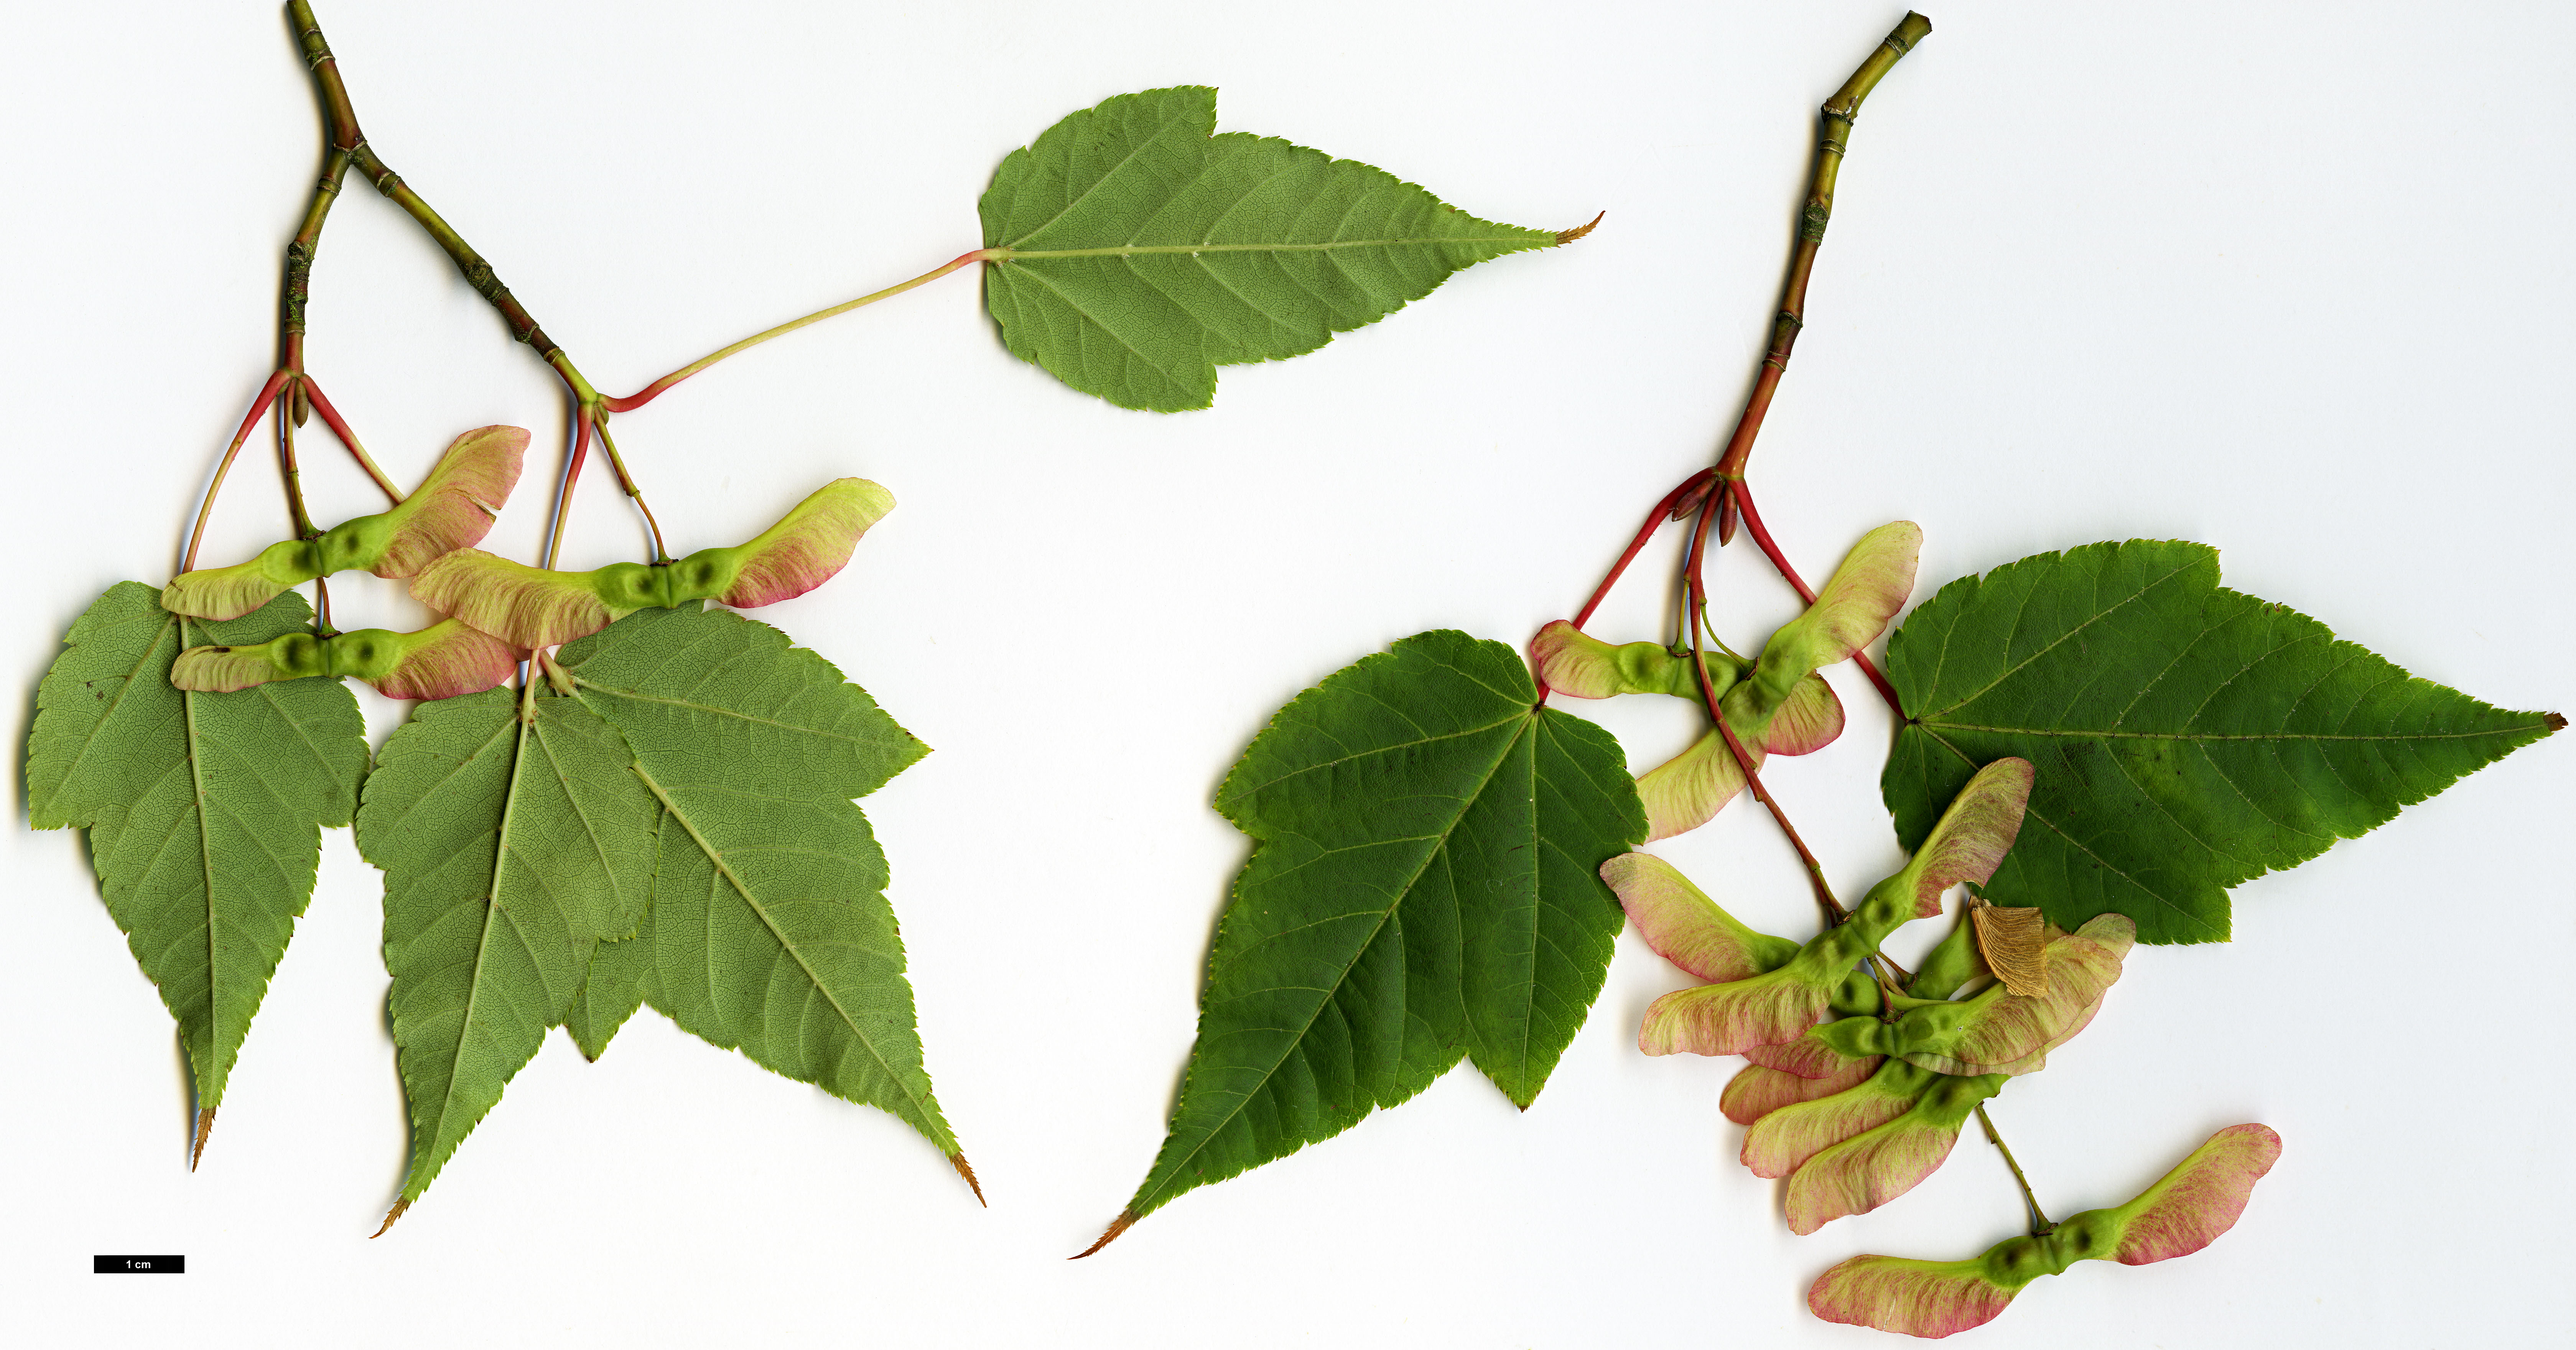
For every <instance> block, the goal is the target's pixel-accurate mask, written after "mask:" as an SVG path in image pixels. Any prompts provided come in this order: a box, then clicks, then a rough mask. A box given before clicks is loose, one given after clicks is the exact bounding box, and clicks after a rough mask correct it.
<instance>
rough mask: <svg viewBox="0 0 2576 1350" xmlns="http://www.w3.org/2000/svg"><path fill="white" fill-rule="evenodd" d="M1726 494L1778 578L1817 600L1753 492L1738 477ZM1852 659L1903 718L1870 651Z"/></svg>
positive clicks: (1893, 689) (1803, 596)
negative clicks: (1755, 502) (1773, 538)
mask: <svg viewBox="0 0 2576 1350" xmlns="http://www.w3.org/2000/svg"><path fill="white" fill-rule="evenodd" d="M1726 493H1727V499H1728V500H1729V501H1730V502H1732V503H1733V504H1734V505H1736V506H1739V507H1741V508H1743V511H1744V528H1745V531H1746V532H1747V533H1749V534H1751V535H1752V536H1753V542H1754V544H1755V545H1756V546H1757V547H1759V548H1760V549H1761V550H1762V556H1764V557H1766V558H1769V559H1770V560H1771V565H1772V566H1773V567H1776V568H1778V569H1780V575H1781V577H1782V578H1783V579H1785V580H1786V581H1787V582H1788V583H1789V585H1790V587H1791V588H1792V589H1794V590H1796V591H1797V592H1798V598H1799V599H1801V600H1804V601H1806V602H1807V603H1808V604H1810V605H1812V604H1814V603H1816V593H1815V591H1813V590H1812V589H1810V588H1809V587H1808V585H1807V583H1806V581H1805V579H1804V578H1801V577H1800V576H1799V575H1798V569H1797V568H1794V567H1791V566H1790V565H1789V555H1787V554H1785V553H1782V552H1781V551H1780V546H1779V545H1778V544H1776V543H1773V542H1772V541H1771V532H1770V531H1769V530H1766V529H1764V528H1763V527H1762V513H1761V512H1759V511H1756V510H1754V509H1753V492H1752V490H1751V489H1750V488H1749V487H1747V486H1746V484H1745V482H1744V480H1743V479H1741V478H1739V479H1736V480H1735V481H1733V482H1731V483H1728V484H1727V485H1726ZM1852 660H1854V661H1856V662H1858V663H1859V664H1860V669H1861V673H1862V674H1864V675H1867V676H1868V677H1869V682H1870V683H1871V684H1874V685H1876V686H1878V696H1879V697H1880V698H1883V699H1885V700H1887V708H1888V711H1890V712H1892V713H1895V714H1896V716H1897V720H1899V721H1903V720H1904V718H1905V705H1903V704H1902V703H1899V702H1898V701H1897V698H1896V686H1895V685H1892V684H1889V683H1888V682H1887V677H1886V676H1884V675H1881V674H1879V673H1878V666H1877V664H1876V663H1875V662H1873V661H1871V660H1870V659H1869V653H1867V652H1853V653H1852Z"/></svg>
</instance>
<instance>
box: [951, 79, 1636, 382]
mask: <svg viewBox="0 0 2576 1350" xmlns="http://www.w3.org/2000/svg"><path fill="white" fill-rule="evenodd" d="M1215 130H1216V91H1215V90H1214V89H1209V88H1205V87H1202V86H1197V85H1185V86H1180V87H1177V88H1171V89H1150V90H1146V91H1144V92H1142V93H1135V94H1121V95H1119V96H1117V97H1115V98H1111V99H1108V100H1105V101H1104V102H1102V103H1101V104H1099V105H1098V106H1096V107H1093V108H1089V109H1086V110H1084V111H1082V112H1078V113H1075V114H1073V115H1071V116H1069V117H1067V118H1065V119H1064V120H1063V121H1061V122H1058V123H1056V124H1055V125H1054V126H1052V127H1049V128H1048V129H1047V130H1046V131H1045V132H1044V133H1043V134H1042V135H1040V136H1039V137H1038V138H1037V139H1036V140H1035V141H1033V142H1031V143H1030V144H1029V145H1028V146H1027V147H1026V148H1024V149H1019V150H1014V151H1012V152H1011V153H1010V155H1009V157H1008V158H1006V159H1004V160H1003V161H1002V165H1001V168H1000V169H999V170H997V171H996V172H995V173H994V175H993V183H992V186H991V187H990V188H988V189H986V191H985V193H984V196H983V198H982V200H981V201H980V202H979V203H978V204H977V210H978V212H979V213H980V214H981V215H982V217H983V223H984V244H985V249H986V256H987V257H988V258H989V259H991V261H990V263H989V265H988V266H987V267H986V268H985V278H984V288H985V304H986V305H987V307H988V308H989V309H990V310H991V311H992V315H993V318H994V320H995V322H997V323H999V324H1000V325H1001V327H1002V340H1003V342H1004V343H1006V344H1007V345H1008V346H1009V347H1010V349H1011V352H1012V354H1013V355H1016V356H1018V357H1020V358H1021V359H1022V360H1026V361H1032V362H1035V363H1036V364H1038V365H1040V366H1043V367H1045V368H1046V370H1047V371H1048V372H1049V373H1050V374H1053V375H1054V376H1055V377H1056V378H1057V379H1060V380H1062V381H1064V382H1065V383H1066V384H1069V385H1071V386H1073V387H1074V388H1076V389H1079V390H1081V391H1083V392H1084V393H1087V394H1095V395H1098V396H1099V397H1101V398H1104V399H1107V400H1109V401H1110V402H1111V403H1114V404H1117V405H1118V406H1120V407H1122V408H1145V409H1151V410H1154V411H1157V412H1177V411H1180V410H1182V409H1186V408H1204V407H1206V406H1208V404H1209V403H1210V402H1211V401H1212V400H1213V399H1214V398H1215V395H1216V368H1217V367H1218V366H1225V365H1236V364H1240V363H1242V362H1247V361H1271V360H1278V359H1281V358H1284V357H1290V356H1296V355H1300V354H1302V353H1305V352H1310V351H1313V350H1314V349H1316V348H1317V347H1321V346H1323V345H1324V344H1325V343H1326V342H1328V341H1330V340H1331V339H1332V336H1333V334H1335V333H1339V332H1346V331H1348V330H1350V329H1353V328H1358V327H1360V326H1362V325H1364V324H1368V323H1374V322H1375V321H1377V320H1378V319H1379V318H1381V317H1383V316H1384V315H1386V314H1388V313H1390V312H1392V311H1394V310H1396V309H1398V308H1400V307H1402V306H1403V305H1404V304H1405V303H1407V302H1408V301H1412V300H1417V299H1420V298H1421V297H1422V296H1424V295H1427V294H1429V293H1430V292H1431V289H1432V288H1433V287H1435V286H1438V285H1439V284H1440V283H1441V282H1442V281H1443V280H1445V279H1447V278H1448V276H1449V275H1450V274H1451V273H1453V272H1456V271H1458V270H1460V269H1461V268H1465V267H1469V266H1473V265H1474V264H1476V263H1479V262H1483V261H1484V260H1485V259H1487V258H1492V257H1498V256H1500V255H1502V254H1505V253H1515V252H1519V251H1521V250H1523V249H1533V248H1548V247H1551V246H1553V245H1556V244H1559V243H1563V242H1565V241H1566V240H1568V239H1570V238H1572V237H1574V236H1575V235H1577V234H1580V233H1581V231H1579V230H1567V231H1555V230H1529V229H1522V228H1520V227H1518V226H1514V225H1497V224H1494V223H1492V222H1490V221H1484V220H1478V219H1477V218H1475V217H1474V216H1471V215H1468V214H1466V213H1465V212H1463V211H1460V210H1458V209H1457V208H1455V207H1452V206H1448V205H1446V204H1444V203H1442V202H1441V201H1440V200H1439V199H1438V198H1436V197H1434V196H1432V195H1431V194H1430V193H1428V192H1425V191H1423V190H1422V189H1421V188H1418V187H1415V186H1414V185H1412V184H1411V183H1406V182H1402V181H1400V180H1398V179H1397V178H1395V177H1394V176H1393V175H1391V174H1387V173H1385V172H1382V171H1380V170H1377V169H1373V168H1370V167H1369V166H1367V165H1365V164H1358V163H1354V162H1352V161H1350V160H1345V159H1334V158H1332V157H1331V156H1329V155H1325V154H1323V153H1321V152H1320V151H1315V150H1309V149H1306V148H1304V147H1303V146H1297V145H1291V144H1289V143H1288V142H1286V141H1282V140H1275V139H1272V138H1269V137H1264V136H1251V135H1246V134H1244V133H1242V132H1228V133H1226V134H1225V135H1222V136H1220V135H1216V134H1214V133H1215ZM1587 228H1588V227H1587Z"/></svg>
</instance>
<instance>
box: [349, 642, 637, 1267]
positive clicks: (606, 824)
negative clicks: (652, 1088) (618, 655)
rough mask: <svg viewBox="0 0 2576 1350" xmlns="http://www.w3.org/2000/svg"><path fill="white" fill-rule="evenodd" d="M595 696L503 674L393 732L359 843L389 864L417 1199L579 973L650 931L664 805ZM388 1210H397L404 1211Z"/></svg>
mask: <svg viewBox="0 0 2576 1350" xmlns="http://www.w3.org/2000/svg"><path fill="white" fill-rule="evenodd" d="M632 762H633V759H632V756H630V755H629V754H628V752H627V749H626V744H625V742H624V741H623V740H622V739H620V738H619V736H618V734H617V732H616V731H615V729H613V728H611V727H610V726H609V725H608V724H607V723H605V722H603V721H601V720H600V719H599V717H598V716H597V715H596V714H594V713H593V712H591V711H590V710H589V709H588V708H586V707H583V706H582V705H581V704H580V703H579V702H577V701H575V700H573V699H568V698H561V697H554V696H548V695H539V696H537V697H534V698H531V699H528V700H527V701H526V702H525V703H524V705H523V704H522V702H521V699H520V696H519V695H518V694H517V693H515V692H513V691H511V690H508V689H491V690H486V691H484V692H482V693H478V694H469V695H466V696H464V697H461V698H453V699H447V700H444V701H441V702H435V703H426V704H423V705H421V707H420V709H419V711H418V712H416V713H414V714H413V716H412V719H411V720H410V721H409V722H406V723H404V724H403V727H402V729H401V730H399V731H396V732H395V733H394V734H393V736H392V737H391V738H389V739H388V740H387V741H386V742H385V749H384V754H383V755H382V756H381V760H380V763H379V765H378V767H377V769H376V772H375V775H374V776H373V777H372V778H370V779H369V780H368V783H367V795H366V805H365V806H364V807H362V808H361V809H360V810H359V812H358V848H359V851H360V852H362V853H364V854H365V855H366V857H367V860H368V861H369V862H372V863H374V864H375V865H376V866H378V867H381V868H383V869H384V872H385V969H386V970H387V971H388V972H390V973H391V974H392V976H393V991H392V994H391V996H390V1003H391V1006H392V1010H393V1031H394V1045H395V1048H396V1057H397V1063H398V1065H399V1067H400V1069H401V1072H402V1080H403V1092H404V1095H405V1096H407V1097H408V1098H409V1099H410V1101H411V1123H412V1164H411V1174H410V1176H409V1177H408V1178H407V1179H406V1180H405V1181H404V1183H403V1189H402V1199H401V1201H400V1204H399V1206H398V1207H397V1208H396V1209H395V1211H394V1213H395V1214H397V1215H399V1214H400V1213H401V1212H402V1209H403V1208H407V1207H409V1206H410V1204H411V1203H412V1202H413V1201H415V1200H417V1199H419V1198H420V1196H421V1193H422V1192H423V1191H425V1190H427V1189H428V1188H429V1183H430V1182H431V1181H432V1180H434V1179H435V1178H436V1177H437V1176H438V1172H439V1169H440V1168H442V1167H444V1166H445V1165H446V1163H447V1160H448V1158H449V1157H450V1156H451V1155H452V1154H454V1153H455V1151H456V1146H457V1145H458V1144H460V1143H462V1142H464V1139H465V1136H466V1135H467V1134H469V1133H471V1132H472V1131H473V1129H474V1126H475V1125H476V1124H477V1123H478V1122H480V1121H481V1120H482V1119H483V1116H484V1114H485V1113H486V1112H488V1111H490V1110H491V1109H492V1106H493V1104H494V1103H496V1102H498V1101H499V1100H500V1099H501V1089H502V1087H503V1086H504V1085H506V1084H507V1083H508V1082H509V1081H510V1079H511V1077H512V1076H513V1075H515V1074H517V1073H518V1071H519V1069H520V1068H521V1067H522V1066H524V1065H525V1064H526V1063H527V1062H528V1060H529V1059H530V1058H531V1057H532V1056H534V1055H535V1054H536V1052H537V1047H538V1046H539V1045H540V1044H541V1043H543V1041H544V1040H545V1034H546V1028H548V1027H550V1026H553V1025H554V1024H555V1023H556V1022H557V1021H559V1020H561V1019H562V1017H563V1015H564V1011H565V1009H566V1008H567V1007H568V1006H570V1004H571V1003H572V1000H573V996H574V994H575V993H576V992H578V991H579V989H580V987H581V983H582V977H583V974H584V972H585V971H586V970H587V969H588V967H589V964H590V954H591V949H592V946H593V945H594V944H596V943H598V942H600V941H602V940H604V939H609V938H616V937H622V936H625V935H626V934H629V933H632V932H633V931H635V925H636V921H637V919H638V918H639V917H640V916H641V915H642V913H643V910H644V906H645V904H646V902H647V900H648V899H649V898H650V896H651V890H652V879H653V831H654V827H655V824H656V822H657V821H658V819H659V817H660V813H661V808H660V806H659V805H658V804H657V803H656V802H655V801H654V800H653V798H652V796H651V794H649V793H647V792H646V791H645V790H644V787H643V785H642V784H641V783H640V782H638V781H637V780H636V778H635V775H634V774H633V773H632V772H631V771H630V765H631V764H632ZM386 1222H388V1223H391V1222H392V1219H391V1218H390V1217H389V1218H388V1219H387V1220H386Z"/></svg>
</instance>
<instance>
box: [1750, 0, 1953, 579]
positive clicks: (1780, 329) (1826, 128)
mask: <svg viewBox="0 0 2576 1350" xmlns="http://www.w3.org/2000/svg"><path fill="white" fill-rule="evenodd" d="M1931 32H1932V21H1931V20H1930V19H1927V18H1924V17H1923V16H1922V15H1920V14H1914V13H1908V14H1907V15H1906V16H1905V18H1904V20H1903V21H1902V22H1900V23H1898V24H1897V25H1896V30H1895V31H1894V32H1891V33H1889V34H1888V35H1887V37H1886V38H1885V39H1884V40H1882V41H1881V42H1880V43H1879V44H1878V48H1877V50H1875V51H1873V52H1871V53H1870V54H1869V59H1868V60H1866V61H1863V62H1861V63H1860V69H1858V70H1855V71H1853V72H1852V75H1851V78H1850V79H1848V80H1845V81H1843V87H1842V88H1841V89H1840V90H1838V91H1836V92H1835V94H1834V96H1833V97H1832V98H1829V99H1827V100H1825V105H1824V107H1823V109H1821V115H1820V121H1819V123H1818V126H1817V131H1816V163H1815V168H1814V169H1813V170H1812V171H1811V172H1810V174H1809V175H1808V178H1807V204H1806V207H1805V209H1804V210H1802V211H1800V212H1799V218H1798V242H1797V244H1796V245H1795V246H1794V247H1792V248H1791V249H1790V252H1789V279H1788V281H1787V282H1786V283H1785V284H1784V285H1783V286H1782V287H1781V291H1780V312H1779V314H1778V315H1777V316H1776V317H1774V318H1773V319H1772V321H1771V345H1770V348H1769V349H1768V350H1766V351H1765V352H1763V354H1762V364H1760V365H1758V366H1756V367H1754V371H1753V392H1752V393H1750V394H1748V395H1747V396H1746V397H1745V400H1744V415H1743V416H1742V417H1741V418H1738V419H1737V421H1736V423H1735V434H1734V435H1732V436H1730V437H1728V438H1727V442H1726V452H1725V453H1724V454H1723V455H1721V456H1719V457H1718V461H1717V476H1718V477H1720V478H1722V479H1728V480H1733V479H1739V478H1742V477H1743V476H1744V461H1745V460H1746V459H1747V458H1749V457H1750V456H1751V455H1752V454H1753V438H1754V437H1755V436H1757V435H1759V434H1760V433H1761V431H1762V418H1763V415H1764V414H1765V413H1768V412H1769V411H1770V410H1771V395H1772V392H1773V391H1774V390H1776V389H1778V388H1779V387H1780V377H1781V375H1783V374H1784V373H1786V372H1787V371H1788V369H1789V352H1790V349H1791V348H1793V347H1795V346H1796V345H1797V342H1798V330H1799V329H1800V328H1803V327H1805V326H1806V322H1807V319H1806V313H1807V277H1808V274H1809V273H1811V272H1813V271H1814V270H1815V266H1816V250H1817V249H1818V248H1819V247H1821V246H1822V245H1823V244H1824V242H1825V225H1826V224H1827V223H1828V222H1829V221H1831V220H1832V219H1833V214H1834V178H1835V175H1836V174H1837V173H1838V172H1839V171H1840V170H1841V168H1842V162H1843V149H1844V147H1845V146H1846V145H1847V144H1849V142H1850V138H1851V128H1852V119H1853V118H1855V117H1857V116H1859V115H1860V105H1861V101H1862V100H1863V99H1866V98H1868V97H1869V91H1870V90H1872V89H1874V88H1876V87H1877V86H1878V81H1879V79H1880V77H1882V76H1884V75H1886V74H1887V72H1888V71H1889V70H1890V69H1891V68H1893V67H1894V66H1895V65H1896V63H1897V62H1898V61H1899V60H1901V59H1903V57H1904V56H1905V54H1906V53H1907V52H1909V51H1912V50H1914V46H1915V44H1916V43H1919V42H1921V41H1922V40H1923V39H1924V38H1925V37H1926V36H1928V35H1930V33H1931ZM1718 509H1719V521H1718V530H1717V542H1718V543H1719V544H1721V545H1723V544H1727V543H1730V542H1733V540H1734V538H1735V520H1736V512H1735V502H1734V500H1733V499H1732V498H1730V499H1728V500H1726V501H1724V502H1721V503H1719V507H1718Z"/></svg>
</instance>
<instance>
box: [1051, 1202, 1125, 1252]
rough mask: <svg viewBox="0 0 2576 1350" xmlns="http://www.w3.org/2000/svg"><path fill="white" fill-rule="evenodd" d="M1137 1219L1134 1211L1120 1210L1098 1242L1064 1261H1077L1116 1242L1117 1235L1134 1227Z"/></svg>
mask: <svg viewBox="0 0 2576 1350" xmlns="http://www.w3.org/2000/svg"><path fill="white" fill-rule="evenodd" d="M1138 1217H1139V1216H1138V1215H1137V1213H1136V1211H1134V1210H1132V1209H1122V1210H1120V1211H1118V1217H1117V1218H1115V1219H1112V1220H1110V1223H1109V1229H1108V1231H1107V1232H1104V1233H1102V1234H1101V1235H1100V1240H1099V1241H1098V1242H1095V1243H1092V1244H1091V1245H1090V1246H1088V1247H1085V1248H1083V1249H1082V1250H1081V1251H1078V1252H1075V1253H1074V1254H1073V1255H1071V1256H1069V1257H1066V1258H1065V1259H1066V1260H1068V1261H1079V1260H1081V1259H1082V1258H1084V1257H1086V1256H1089V1255H1091V1254H1092V1253H1093V1252H1096V1251H1098V1250H1100V1249H1101V1248H1103V1247H1106V1246H1108V1245H1109V1244H1110V1243H1112V1242H1116V1241H1117V1240H1118V1235H1119V1234H1121V1233H1124V1232H1126V1231H1127V1230H1128V1229H1130V1228H1133V1227H1135V1226H1136V1220H1137V1218H1138Z"/></svg>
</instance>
